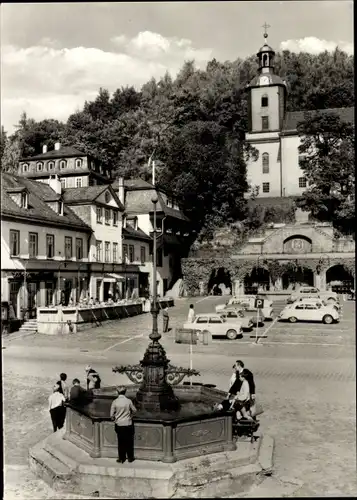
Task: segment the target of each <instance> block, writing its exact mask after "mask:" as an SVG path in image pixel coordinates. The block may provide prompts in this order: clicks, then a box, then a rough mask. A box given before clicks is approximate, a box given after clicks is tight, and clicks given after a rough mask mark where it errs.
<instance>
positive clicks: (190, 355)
mask: <svg viewBox="0 0 357 500" xmlns="http://www.w3.org/2000/svg"><path fill="white" fill-rule="evenodd" d="M192 342H193V334H191V342H190V370H192V354H193V352H192ZM190 385H192V375H191V376H190Z"/></svg>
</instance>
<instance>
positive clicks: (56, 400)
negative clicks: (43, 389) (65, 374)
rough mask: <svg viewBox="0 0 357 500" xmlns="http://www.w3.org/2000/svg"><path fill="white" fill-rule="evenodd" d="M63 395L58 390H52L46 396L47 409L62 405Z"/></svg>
mask: <svg viewBox="0 0 357 500" xmlns="http://www.w3.org/2000/svg"><path fill="white" fill-rule="evenodd" d="M65 401H66V400H65V397H64V396H63V394H61V393H60V392H58V391H56V392H53V393H52V394H51V395H50V397H49V398H48V410H53V408H57V407H58V406H62V404H63V403H64V402H65Z"/></svg>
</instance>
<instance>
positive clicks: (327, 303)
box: [294, 297, 341, 311]
mask: <svg viewBox="0 0 357 500" xmlns="http://www.w3.org/2000/svg"><path fill="white" fill-rule="evenodd" d="M297 302H299V303H300V304H301V303H303V304H316V305H317V304H319V305H320V306H325V307H329V306H330V307H333V308H334V309H336V311H340V310H341V306H340V303H339V302H336V301H335V300H325V299H319V298H318V297H300V298H299V299H297V300H295V302H294V304H296V303H297Z"/></svg>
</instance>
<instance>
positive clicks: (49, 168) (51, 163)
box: [47, 161, 55, 170]
mask: <svg viewBox="0 0 357 500" xmlns="http://www.w3.org/2000/svg"><path fill="white" fill-rule="evenodd" d="M47 167H48V170H53V169H54V167H55V164H54V162H53V161H49V162H48V163H47Z"/></svg>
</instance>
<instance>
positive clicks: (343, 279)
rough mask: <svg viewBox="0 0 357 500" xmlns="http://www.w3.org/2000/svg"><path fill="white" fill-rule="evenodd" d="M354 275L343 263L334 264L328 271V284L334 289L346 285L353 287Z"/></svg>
mask: <svg viewBox="0 0 357 500" xmlns="http://www.w3.org/2000/svg"><path fill="white" fill-rule="evenodd" d="M353 282H354V274H353V273H352V272H351V270H350V269H348V267H346V266H345V265H344V264H343V262H341V263H340V262H338V263H334V264H333V265H331V266H330V267H329V268H328V269H327V270H326V284H327V285H330V286H332V287H334V286H339V285H344V286H349V287H353Z"/></svg>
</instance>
